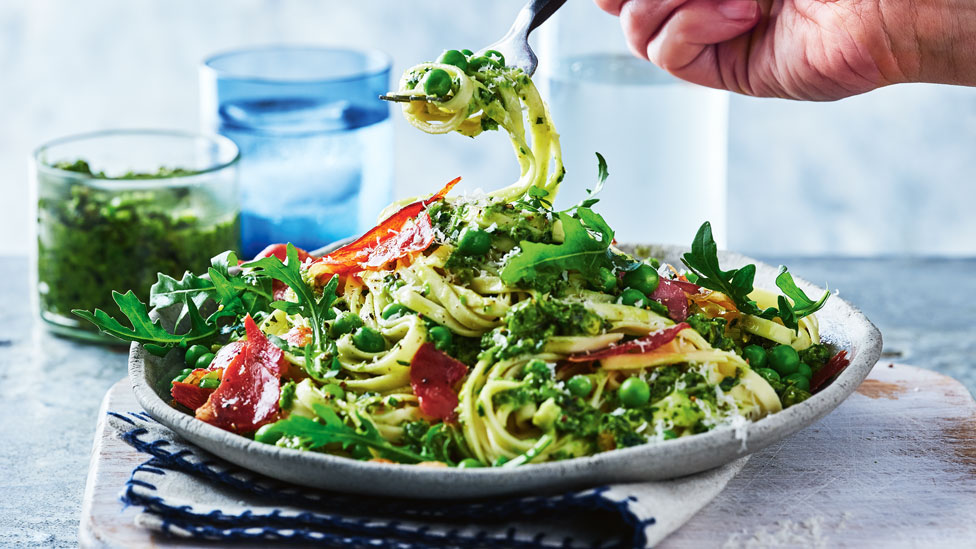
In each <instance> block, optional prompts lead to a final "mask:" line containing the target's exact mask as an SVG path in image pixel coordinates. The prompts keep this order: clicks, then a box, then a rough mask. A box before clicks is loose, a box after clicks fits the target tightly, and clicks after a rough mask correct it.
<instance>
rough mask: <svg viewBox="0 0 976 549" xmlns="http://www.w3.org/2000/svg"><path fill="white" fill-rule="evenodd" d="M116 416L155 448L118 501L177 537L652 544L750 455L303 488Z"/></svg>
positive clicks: (399, 543)
mask: <svg viewBox="0 0 976 549" xmlns="http://www.w3.org/2000/svg"><path fill="white" fill-rule="evenodd" d="M107 420H108V423H109V425H110V426H111V427H112V428H113V429H114V431H115V432H116V433H118V436H119V437H120V438H121V439H122V440H124V441H125V442H126V443H128V444H129V445H130V446H132V447H133V449H134V451H138V452H142V453H145V454H147V460H146V461H145V462H144V463H142V464H141V465H139V466H138V467H136V468H135V470H133V471H132V475H131V477H130V478H129V480H128V482H126V485H125V488H124V490H123V493H122V501H123V502H124V503H126V504H128V505H134V506H138V507H141V508H142V511H141V512H140V513H139V514H138V515H137V517H136V524H137V525H138V526H140V527H143V528H147V529H150V530H154V531H158V532H163V533H166V534H169V535H171V536H175V537H178V538H193V539H206V540H225V541H237V540H242V541H251V542H261V543H269V542H272V541H281V542H289V541H290V542H302V543H315V544H316V545H320V546H324V547H344V548H345V547H374V548H391V549H393V548H395V549H414V548H421V547H436V548H446V547H466V548H467V547H505V548H522V547H559V548H584V547H585V548H611V547H651V546H653V545H655V544H657V543H658V542H659V541H661V540H662V539H664V538H665V537H666V536H667V535H668V534H670V533H671V532H673V531H674V530H676V529H678V528H679V527H680V526H681V525H682V524H684V523H685V522H686V521H687V520H688V519H690V518H691V517H692V516H693V515H694V514H695V513H696V512H698V510H699V509H701V508H702V507H704V506H705V504H707V503H708V502H709V501H711V500H712V499H713V498H714V497H715V496H716V495H718V493H719V492H721V491H722V489H723V488H724V487H725V485H726V484H727V483H728V481H729V480H730V479H731V478H732V477H733V476H735V474H736V473H738V472H739V470H741V469H742V467H743V465H745V462H746V461H747V460H748V458H747V457H745V458H741V459H739V460H737V461H735V462H733V463H730V464H728V465H726V466H724V467H721V468H718V469H715V470H712V471H707V472H705V473H701V474H698V475H693V476H690V477H685V478H681V479H676V480H670V481H661V482H646V483H638V484H617V485H610V486H600V487H597V488H591V489H587V490H582V491H577V492H571V493H567V494H562V495H558V496H535V497H510V498H495V499H490V500H480V501H465V502H457V501H449V502H432V501H423V500H403V499H393V498H377V497H364V496H351V495H347V494H338V493H332V492H325V491H320V490H314V489H308V488H303V487H299V486H295V485H291V484H287V483H283V482H280V481H277V480H273V479H269V478H267V477H264V476H261V475H258V474H257V473H253V472H250V471H248V470H246V469H241V468H239V467H237V466H235V465H231V464H229V463H227V462H225V461H223V460H221V459H220V458H217V457H215V456H213V455H212V454H209V453H207V452H205V451H204V450H201V449H199V448H197V447H195V446H193V445H191V444H189V443H187V442H186V441H184V440H182V439H180V438H179V437H178V436H176V435H175V434H174V433H173V432H172V431H170V430H169V429H167V428H166V427H164V426H163V425H161V424H159V423H157V422H156V421H155V420H153V419H152V418H150V417H149V416H148V415H147V414H146V413H145V412H141V411H140V412H109V417H108V418H107Z"/></svg>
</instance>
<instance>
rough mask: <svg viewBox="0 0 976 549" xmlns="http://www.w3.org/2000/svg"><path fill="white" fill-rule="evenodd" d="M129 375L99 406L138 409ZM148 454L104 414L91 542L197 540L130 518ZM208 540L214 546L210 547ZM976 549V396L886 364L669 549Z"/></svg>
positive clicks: (84, 527)
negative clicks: (158, 532) (136, 476)
mask: <svg viewBox="0 0 976 549" xmlns="http://www.w3.org/2000/svg"><path fill="white" fill-rule="evenodd" d="M138 409H139V406H138V404H137V403H136V402H135V399H134V398H133V396H132V392H131V389H130V388H129V384H128V380H122V381H120V382H119V383H118V384H116V385H115V386H114V387H113V388H112V389H111V390H110V391H109V392H108V394H107V395H106V396H105V400H104V401H103V403H102V413H101V414H100V417H104V415H105V414H104V412H105V411H106V410H116V411H119V410H138ZM145 459H146V458H145V456H144V455H142V454H139V453H137V452H135V451H133V450H132V449H131V448H130V447H129V446H127V445H126V444H125V443H123V442H121V441H120V440H119V439H118V438H116V437H114V436H113V435H112V433H111V432H108V431H107V430H106V429H105V425H104V424H103V423H101V422H100V424H99V426H98V429H97V431H96V435H95V442H94V446H93V449H92V456H91V466H90V469H89V473H88V482H87V486H86V489H85V496H84V504H83V508H82V517H81V530H80V542H81V545H82V546H83V547H157V546H158V547H193V546H195V545H194V544H192V543H187V542H179V541H175V540H171V539H169V538H163V537H159V536H155V535H153V534H150V533H149V532H147V531H144V530H141V529H139V528H137V527H135V525H134V524H133V518H134V516H135V515H136V512H137V510H136V509H134V508H128V509H124V508H123V505H122V503H121V502H120V501H119V494H120V492H121V490H122V487H123V484H124V483H125V481H126V480H127V479H128V478H129V474H130V473H131V471H132V469H133V468H134V467H135V466H136V465H137V464H139V463H141V462H142V461H144V460H145ZM202 546H207V547H213V546H214V544H205V545H202ZM922 546H927V547H976V402H974V401H973V399H972V397H971V396H970V395H969V392H968V391H967V390H966V388H965V387H963V386H962V385H961V384H960V383H958V382H957V381H955V380H954V379H952V378H950V377H946V376H943V375H941V374H938V373H935V372H932V371H930V370H924V369H921V368H915V367H912V366H905V365H898V364H888V363H884V362H883V363H880V364H879V365H878V366H876V367H875V369H874V371H873V372H872V373H871V375H870V376H869V377H868V379H867V380H865V381H864V383H863V384H862V385H861V387H860V388H858V390H857V392H856V393H855V394H854V395H852V396H851V397H850V398H849V399H848V400H847V401H845V402H844V403H843V404H841V406H840V407H838V408H837V409H836V410H835V411H834V412H833V413H831V414H830V415H828V416H827V417H826V418H824V419H822V420H821V421H820V422H818V423H816V424H814V425H813V426H811V427H808V428H807V429H805V430H803V431H801V432H799V433H797V434H795V435H793V436H792V437H790V438H788V439H786V440H784V441H782V442H780V443H778V444H775V445H773V446H771V447H769V448H766V449H765V450H762V451H760V452H758V453H756V454H755V455H754V456H753V457H752V459H751V460H750V461H749V463H748V464H747V465H746V467H745V468H744V469H743V470H742V472H741V473H740V474H739V475H738V476H737V477H736V478H735V479H733V480H732V481H731V482H730V483H729V485H728V487H727V488H726V490H725V491H724V492H722V494H721V495H720V496H719V497H718V498H716V499H715V501H713V502H712V503H711V504H709V505H708V506H707V507H705V508H704V509H703V510H702V511H701V512H699V513H698V514H697V515H695V516H694V517H693V518H692V519H691V520H690V521H689V522H688V523H687V524H686V525H685V526H684V527H682V528H681V529H680V530H678V531H677V532H675V533H674V534H672V535H671V536H670V537H669V538H667V539H666V540H665V542H664V543H663V544H662V545H661V547H667V548H698V547H922Z"/></svg>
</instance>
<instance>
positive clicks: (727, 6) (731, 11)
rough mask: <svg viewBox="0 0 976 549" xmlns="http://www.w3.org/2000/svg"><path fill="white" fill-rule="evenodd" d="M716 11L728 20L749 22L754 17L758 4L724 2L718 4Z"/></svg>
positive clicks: (752, 0)
mask: <svg viewBox="0 0 976 549" xmlns="http://www.w3.org/2000/svg"><path fill="white" fill-rule="evenodd" d="M717 9H718V12H719V13H721V14H722V15H724V16H725V17H728V18H729V19H736V20H746V21H751V20H752V19H753V18H755V17H756V11H757V10H758V9H759V4H757V3H756V2H755V0H725V2H721V3H719V5H718V6H717Z"/></svg>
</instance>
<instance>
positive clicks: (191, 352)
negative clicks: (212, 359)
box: [184, 345, 210, 366]
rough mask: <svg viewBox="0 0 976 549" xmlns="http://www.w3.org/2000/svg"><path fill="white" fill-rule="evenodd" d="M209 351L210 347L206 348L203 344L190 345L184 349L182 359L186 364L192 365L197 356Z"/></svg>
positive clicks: (195, 361)
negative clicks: (184, 353) (184, 352)
mask: <svg viewBox="0 0 976 549" xmlns="http://www.w3.org/2000/svg"><path fill="white" fill-rule="evenodd" d="M209 352H210V349H207V348H206V347H204V346H203V345H191V346H190V348H189V349H187V350H186V355H185V356H184V359H185V361H186V363H187V364H188V365H190V366H193V365H194V364H196V363H197V359H198V358H200V357H201V356H203V355H205V354H207V353H209Z"/></svg>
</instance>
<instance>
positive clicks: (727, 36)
mask: <svg viewBox="0 0 976 549" xmlns="http://www.w3.org/2000/svg"><path fill="white" fill-rule="evenodd" d="M596 3H597V5H599V6H600V7H601V8H602V9H604V10H605V11H607V12H609V13H611V14H614V15H619V16H620V24H621V26H622V27H623V30H624V35H625V37H626V38H627V42H628V44H629V45H630V48H631V49H632V50H633V51H634V53H635V54H637V55H638V56H640V57H643V58H645V59H650V60H651V61H653V62H654V63H655V64H657V65H658V66H660V67H661V68H663V69H665V70H667V71H668V72H670V73H672V74H674V75H675V76H677V77H679V78H682V79H684V80H687V81H689V82H694V83H696V84H701V85H704V86H709V87H712V88H720V89H727V90H731V91H734V92H738V93H742V94H746V95H754V96H762V97H783V98H789V99H803V100H820V101H823V100H833V99H840V98H843V97H848V96H851V95H856V94H859V93H864V92H867V91H870V90H873V89H875V88H879V87H881V86H886V85H888V84H894V83H899V82H938V83H949V84H964V85H976V3H973V2H971V1H969V2H967V0H759V1H758V2H757V1H756V0H596Z"/></svg>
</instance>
